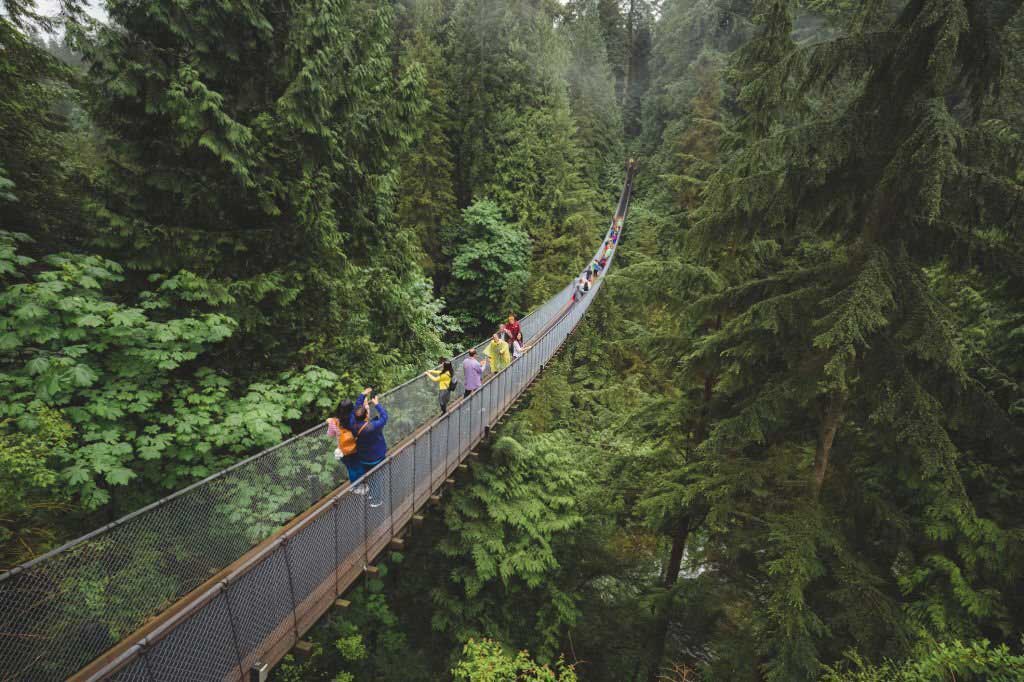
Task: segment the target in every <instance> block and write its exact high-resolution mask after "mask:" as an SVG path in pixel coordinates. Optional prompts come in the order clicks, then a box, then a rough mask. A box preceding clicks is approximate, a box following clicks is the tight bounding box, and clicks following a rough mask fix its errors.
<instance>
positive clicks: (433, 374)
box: [425, 358, 455, 414]
mask: <svg viewBox="0 0 1024 682" xmlns="http://www.w3.org/2000/svg"><path fill="white" fill-rule="evenodd" d="M425 373H426V375H427V378H428V379H430V380H431V381H433V382H435V383H436V384H437V404H438V405H440V406H441V414H444V413H445V412H447V411H448V401H449V400H451V397H452V382H453V381H454V380H455V379H454V377H455V368H454V367H452V363H451V362H449V361H448V358H441V369H439V370H437V369H428V370H427V371H426V372H425Z"/></svg>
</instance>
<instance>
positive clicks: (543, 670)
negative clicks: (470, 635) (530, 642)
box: [452, 639, 578, 682]
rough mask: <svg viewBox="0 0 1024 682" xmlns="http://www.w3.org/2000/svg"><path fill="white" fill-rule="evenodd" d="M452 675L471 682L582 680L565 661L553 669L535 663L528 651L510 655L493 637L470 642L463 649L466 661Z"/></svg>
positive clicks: (463, 658)
mask: <svg viewBox="0 0 1024 682" xmlns="http://www.w3.org/2000/svg"><path fill="white" fill-rule="evenodd" d="M452 674H453V675H454V677H455V679H456V680H466V681H467V682H470V681H471V682H518V681H519V680H540V681H543V682H576V680H577V679H578V678H577V677H576V673H575V672H573V669H572V667H571V666H567V665H565V663H564V662H562V661H561V660H559V661H558V663H557V664H556V665H555V669H554V670H552V669H551V668H549V667H547V666H541V665H538V664H536V663H534V662H533V661H532V660H530V656H529V654H528V653H527V652H525V651H520V652H518V653H516V654H515V655H513V654H510V653H509V652H507V651H505V649H504V648H502V646H501V645H500V644H498V643H497V642H495V641H493V640H490V639H482V640H479V641H477V640H474V639H471V640H470V641H469V642H467V643H466V646H465V647H463V649H462V660H460V661H459V663H458V665H456V666H455V669H454V670H452Z"/></svg>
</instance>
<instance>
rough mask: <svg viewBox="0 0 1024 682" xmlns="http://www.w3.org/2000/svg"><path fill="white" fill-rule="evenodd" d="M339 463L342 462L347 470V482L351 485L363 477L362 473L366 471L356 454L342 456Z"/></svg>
mask: <svg viewBox="0 0 1024 682" xmlns="http://www.w3.org/2000/svg"><path fill="white" fill-rule="evenodd" d="M341 463H342V464H344V465H345V468H346V469H347V470H348V482H349V483H350V484H351V485H355V484H356V482H357V481H358V480H359V479H360V478H362V477H363V474H365V473H366V467H365V466H364V465H363V463H362V462H361V461H359V457H357V456H356V455H349V456H348V457H342V458H341Z"/></svg>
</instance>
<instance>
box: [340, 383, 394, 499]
mask: <svg viewBox="0 0 1024 682" xmlns="http://www.w3.org/2000/svg"><path fill="white" fill-rule="evenodd" d="M372 392H373V389H372V388H366V389H363V392H362V393H361V394H360V395H359V397H358V398H356V404H355V409H354V410H352V414H351V415H349V418H348V423H349V427H348V428H349V430H350V431H351V432H352V433H353V434H354V435H355V437H356V459H357V460H358V463H359V466H360V468H361V471H359V472H358V476H355V477H354V478H351V479H350V480H351V482H352V485H355V484H356V482H357V481H359V479H360V478H362V477H363V475H364V474H366V472H367V471H369V470H370V469H372V468H373V467H375V466H377V465H378V464H380V463H381V462H383V461H384V457H385V456H386V455H387V454H388V444H387V442H386V441H385V440H384V425H385V424H387V423H388V411H387V410H385V409H384V406H383V405H381V404H380V398H379V397H378V396H374V397H373V398H372V399H371V400H370V404H371V405H373V406H374V407H376V408H377V416H376V417H373V418H371V417H370V410H369V408H368V407H367V406H366V398H367V396H369V395H370V393H372ZM374 482H375V481H371V484H372V483H374ZM378 487H379V486H377V485H371V488H370V506H371V507H379V506H381V505H382V504H383V502H382V501H381V499H380V495H379V494H377V493H378V492H379V491H377V490H376V488H378ZM353 492H355V493H357V494H360V495H364V494H366V487H365V486H357V487H356V488H355V490H354V491H353Z"/></svg>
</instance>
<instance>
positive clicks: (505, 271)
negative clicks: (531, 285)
mask: <svg viewBox="0 0 1024 682" xmlns="http://www.w3.org/2000/svg"><path fill="white" fill-rule="evenodd" d="M443 239H444V247H443V251H444V253H445V254H446V255H447V256H448V258H449V259H450V262H451V278H452V279H451V282H450V283H449V285H448V287H447V289H446V290H445V297H446V298H447V300H448V301H449V302H450V305H451V307H452V309H453V310H455V311H457V314H458V315H459V317H460V321H461V322H462V323H463V324H464V325H466V326H469V327H472V328H474V329H480V328H483V327H485V326H486V325H487V323H495V322H497V321H500V320H503V319H504V318H505V317H506V316H507V315H508V314H509V312H515V311H516V310H518V309H519V306H518V303H519V301H521V300H522V295H523V290H524V288H525V287H526V282H527V279H528V277H529V255H530V247H529V240H528V238H527V236H526V234H524V233H523V231H522V229H520V228H519V227H518V226H516V225H513V224H509V223H508V222H506V221H505V220H504V218H503V217H502V212H501V208H500V207H499V206H498V205H497V204H496V203H494V202H493V201H489V200H480V201H476V202H474V203H473V204H472V205H471V206H469V207H468V208H466V209H465V210H463V212H462V220H461V222H459V223H458V224H457V225H455V226H453V227H450V228H448V229H447V230H446V231H445V234H444V237H443Z"/></svg>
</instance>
